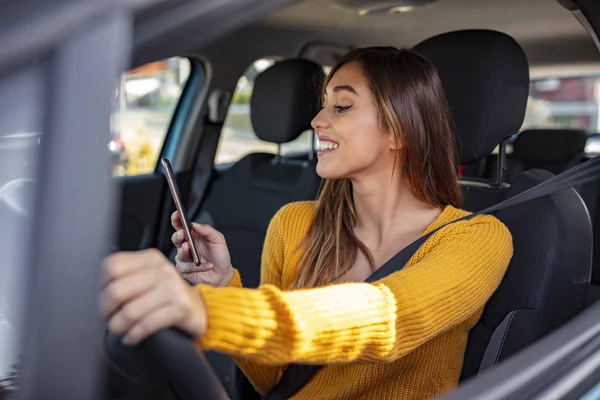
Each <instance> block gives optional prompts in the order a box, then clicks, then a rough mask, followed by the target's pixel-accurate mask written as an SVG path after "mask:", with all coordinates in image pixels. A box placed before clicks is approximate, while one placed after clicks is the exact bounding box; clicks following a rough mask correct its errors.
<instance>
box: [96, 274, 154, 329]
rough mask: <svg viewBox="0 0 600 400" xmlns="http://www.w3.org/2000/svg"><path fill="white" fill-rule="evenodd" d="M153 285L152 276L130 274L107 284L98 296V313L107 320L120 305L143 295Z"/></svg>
mask: <svg viewBox="0 0 600 400" xmlns="http://www.w3.org/2000/svg"><path fill="white" fill-rule="evenodd" d="M155 284H156V279H155V277H154V275H152V274H130V275H126V276H123V277H121V278H119V279H116V280H114V281H112V282H109V283H108V285H107V286H106V287H105V288H104V290H103V291H102V295H101V296H100V313H101V314H102V316H103V317H105V318H108V317H109V316H110V315H111V314H113V313H114V312H115V310H117V309H118V308H119V307H121V305H123V304H124V303H127V302H129V301H131V300H132V299H135V298H136V297H138V296H140V295H143V294H144V293H146V292H147V291H148V290H149V289H150V288H151V287H152V286H154V285H155Z"/></svg>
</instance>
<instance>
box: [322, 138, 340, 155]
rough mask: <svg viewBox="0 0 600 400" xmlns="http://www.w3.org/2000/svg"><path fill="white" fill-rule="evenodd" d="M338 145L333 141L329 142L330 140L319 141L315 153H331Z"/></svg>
mask: <svg viewBox="0 0 600 400" xmlns="http://www.w3.org/2000/svg"><path fill="white" fill-rule="evenodd" d="M338 147H339V144H337V143H335V142H330V141H326V140H323V141H319V150H318V151H317V155H318V156H320V155H324V154H327V153H331V152H332V151H335V150H336V149H337V148H338Z"/></svg>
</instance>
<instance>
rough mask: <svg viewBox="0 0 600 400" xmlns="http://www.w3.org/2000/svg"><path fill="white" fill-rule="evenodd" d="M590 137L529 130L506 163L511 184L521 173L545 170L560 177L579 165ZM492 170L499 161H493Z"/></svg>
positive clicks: (569, 131)
mask: <svg viewBox="0 0 600 400" xmlns="http://www.w3.org/2000/svg"><path fill="white" fill-rule="evenodd" d="M586 142H587V133H586V132H585V131H582V130H580V129H528V130H525V131H523V132H521V133H519V134H518V135H516V139H515V141H514V143H513V145H512V146H513V151H512V153H511V154H509V155H508V156H507V159H506V161H505V167H506V171H505V178H506V180H508V181H509V182H510V181H512V179H513V178H514V177H515V176H516V175H517V174H518V173H520V172H522V171H527V170H530V169H543V170H546V171H550V172H552V173H553V174H560V173H561V172H563V171H566V170H567V169H569V168H571V167H574V166H575V165H577V164H579V163H580V162H581V161H582V160H583V157H584V155H585V145H586ZM490 158H491V163H490V165H488V167H487V168H488V170H491V171H495V169H496V164H497V162H498V161H497V157H490Z"/></svg>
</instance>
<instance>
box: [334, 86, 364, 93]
mask: <svg viewBox="0 0 600 400" xmlns="http://www.w3.org/2000/svg"><path fill="white" fill-rule="evenodd" d="M344 90H345V91H347V92H350V93H354V94H355V95H357V96H358V93H356V90H354V88H353V87H352V86H350V85H340V86H336V87H334V88H333V93H337V92H341V91H344Z"/></svg>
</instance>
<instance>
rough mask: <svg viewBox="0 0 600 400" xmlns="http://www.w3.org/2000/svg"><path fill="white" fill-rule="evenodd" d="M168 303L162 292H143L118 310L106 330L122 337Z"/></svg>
mask: <svg viewBox="0 0 600 400" xmlns="http://www.w3.org/2000/svg"><path fill="white" fill-rule="evenodd" d="M168 302H169V298H168V297H167V296H165V293H164V292H160V291H155V290H154V291H148V292H145V293H144V294H142V295H141V296H139V297H138V298H135V299H133V300H132V301H130V302H129V303H127V304H126V305H125V306H124V307H123V308H121V309H120V310H118V311H117V312H116V313H115V314H114V315H113V316H112V317H111V318H110V320H109V321H108V329H109V330H110V331H111V332H113V333H115V334H117V335H124V334H126V333H127V332H129V330H130V329H131V328H132V327H133V326H135V325H136V324H137V323H139V322H140V321H141V320H142V319H143V318H145V316H146V315H147V314H150V313H151V312H152V311H153V310H155V309H158V308H160V307H162V306H164V305H165V304H167V303H168Z"/></svg>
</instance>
